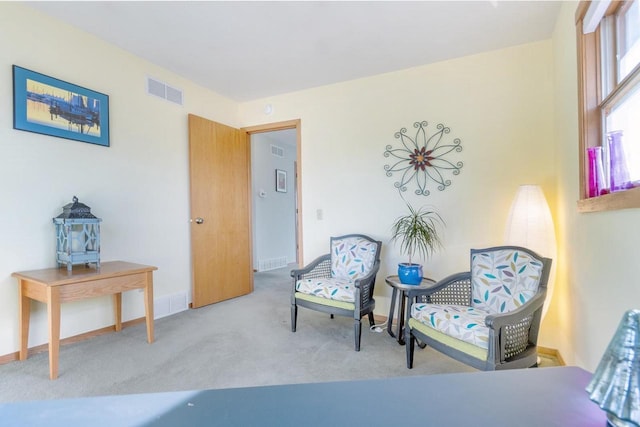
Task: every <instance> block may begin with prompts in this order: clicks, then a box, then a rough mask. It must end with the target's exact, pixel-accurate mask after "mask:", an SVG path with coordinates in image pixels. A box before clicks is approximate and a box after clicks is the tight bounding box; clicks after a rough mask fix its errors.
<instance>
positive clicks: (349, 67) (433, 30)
mask: <svg viewBox="0 0 640 427" xmlns="http://www.w3.org/2000/svg"><path fill="white" fill-rule="evenodd" d="M560 4H561V2H559V1H550V2H548V1H409V2H401V1H355V2H346V1H298V2H284V1H273V2H272V1H257V2H244V1H195V2H181V1H161V2H147V1H140V2H120V1H118V2H108V1H107V2H103V1H89V2H58V1H46V2H29V3H28V5H30V6H31V7H33V8H36V9H38V10H40V11H42V12H45V13H47V14H49V15H52V16H54V17H56V18H58V19H60V20H62V21H66V22H68V23H70V24H72V25H74V26H77V27H79V28H81V29H83V30H85V31H87V32H89V33H92V34H95V35H96V36H98V37H100V38H102V39H104V40H106V41H108V42H110V43H113V44H115V45H117V46H119V47H121V48H123V49H125V50H127V51H129V52H131V53H133V54H135V55H137V56H139V57H142V58H145V59H147V60H149V61H151V62H153V63H155V64H158V65H160V66H162V67H164V68H166V69H168V70H171V71H173V72H175V73H177V74H179V75H181V76H183V77H186V78H188V79H189V80H191V81H193V82H196V83H198V84H200V85H202V86H205V87H207V88H209V89H211V90H213V91H215V92H217V93H219V94H220V95H223V96H226V97H228V98H231V99H234V100H236V101H249V100H254V99H260V98H265V97H269V96H273V95H278V94H282V93H287V92H292V91H297V90H301V89H307V88H311V87H316V86H322V85H326V84H331V83H336V82H341V81H346V80H351V79H357V78H361V77H366V76H372V75H376V74H381V73H386V72H391V71H397V70H401V69H405V68H410V67H415V66H419V65H424V64H429V63H433V62H438V61H442V60H446V59H451V58H456V57H461V56H465V55H470V54H474V53H480V52H485V51H489V50H495V49H501V48H505V47H508V46H515V45H518V44H523V43H529V42H533V41H538V40H544V39H548V38H550V37H551V33H552V31H553V28H554V25H555V21H556V17H557V15H558V11H559V9H560ZM168 83H169V84H171V82H168Z"/></svg>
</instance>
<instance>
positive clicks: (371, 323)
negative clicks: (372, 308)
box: [369, 313, 375, 326]
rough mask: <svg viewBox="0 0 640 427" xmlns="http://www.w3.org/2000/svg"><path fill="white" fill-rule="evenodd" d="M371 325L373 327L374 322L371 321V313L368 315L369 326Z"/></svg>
mask: <svg viewBox="0 0 640 427" xmlns="http://www.w3.org/2000/svg"><path fill="white" fill-rule="evenodd" d="M373 325H375V322H374V320H373V313H369V326H373Z"/></svg>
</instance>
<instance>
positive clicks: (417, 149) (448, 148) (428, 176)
mask: <svg viewBox="0 0 640 427" xmlns="http://www.w3.org/2000/svg"><path fill="white" fill-rule="evenodd" d="M427 125H428V122H427V121H422V122H415V123H414V124H413V127H414V128H415V129H416V135H415V138H411V136H409V135H407V129H406V128H402V129H400V131H399V132H396V133H395V134H394V137H395V138H396V139H399V140H400V142H401V143H402V147H400V148H393V147H392V146H391V145H387V147H386V150H385V151H384V156H385V157H394V158H396V159H398V161H397V162H396V163H394V164H393V165H384V170H385V171H386V173H387V176H388V177H391V176H393V173H394V172H398V173H400V174H401V175H400V179H399V180H398V181H396V182H394V183H393V185H394V186H395V187H396V188H397V189H398V191H400V192H403V191H407V185H408V184H409V183H410V182H411V181H412V180H414V179H415V181H416V185H417V189H416V190H415V193H416V194H417V195H419V196H428V195H429V194H431V192H430V191H429V190H428V189H427V184H428V183H429V182H430V181H433V182H435V183H436V184H437V188H438V190H440V191H443V190H444V189H445V188H447V187H448V186H449V185H451V180H450V179H448V178H447V176H448V175H449V174H452V175H459V174H460V169H462V165H463V163H462V162H461V161H459V162H455V163H453V161H449V160H447V159H446V158H445V157H448V156H449V155H450V154H451V153H452V152H453V153H456V152H457V153H459V152H461V151H462V145H460V143H461V141H460V139H459V138H454V139H453V141H450V142H447V141H445V140H446V138H445V136H446V135H447V134H449V132H451V129H449V128H448V127H446V126H444V125H443V124H442V123H439V124H438V125H436V130H435V133H433V134H432V135H429V133H428V131H427Z"/></svg>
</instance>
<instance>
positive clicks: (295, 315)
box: [291, 304, 298, 332]
mask: <svg viewBox="0 0 640 427" xmlns="http://www.w3.org/2000/svg"><path fill="white" fill-rule="evenodd" d="M297 320H298V305H297V304H291V332H295V331H296V323H297Z"/></svg>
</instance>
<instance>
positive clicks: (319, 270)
mask: <svg viewBox="0 0 640 427" xmlns="http://www.w3.org/2000/svg"><path fill="white" fill-rule="evenodd" d="M330 264H331V254H324V255H322V256H319V257H318V258H316V259H314V260H313V261H311V262H310V263H309V264H307V265H306V266H304V267H303V268H298V269H294V270H291V277H293V279H294V282H295V281H297V280H300V279H302V278H303V277H302V276H308V277H330V276H331V265H330ZM314 270H316V271H314Z"/></svg>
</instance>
